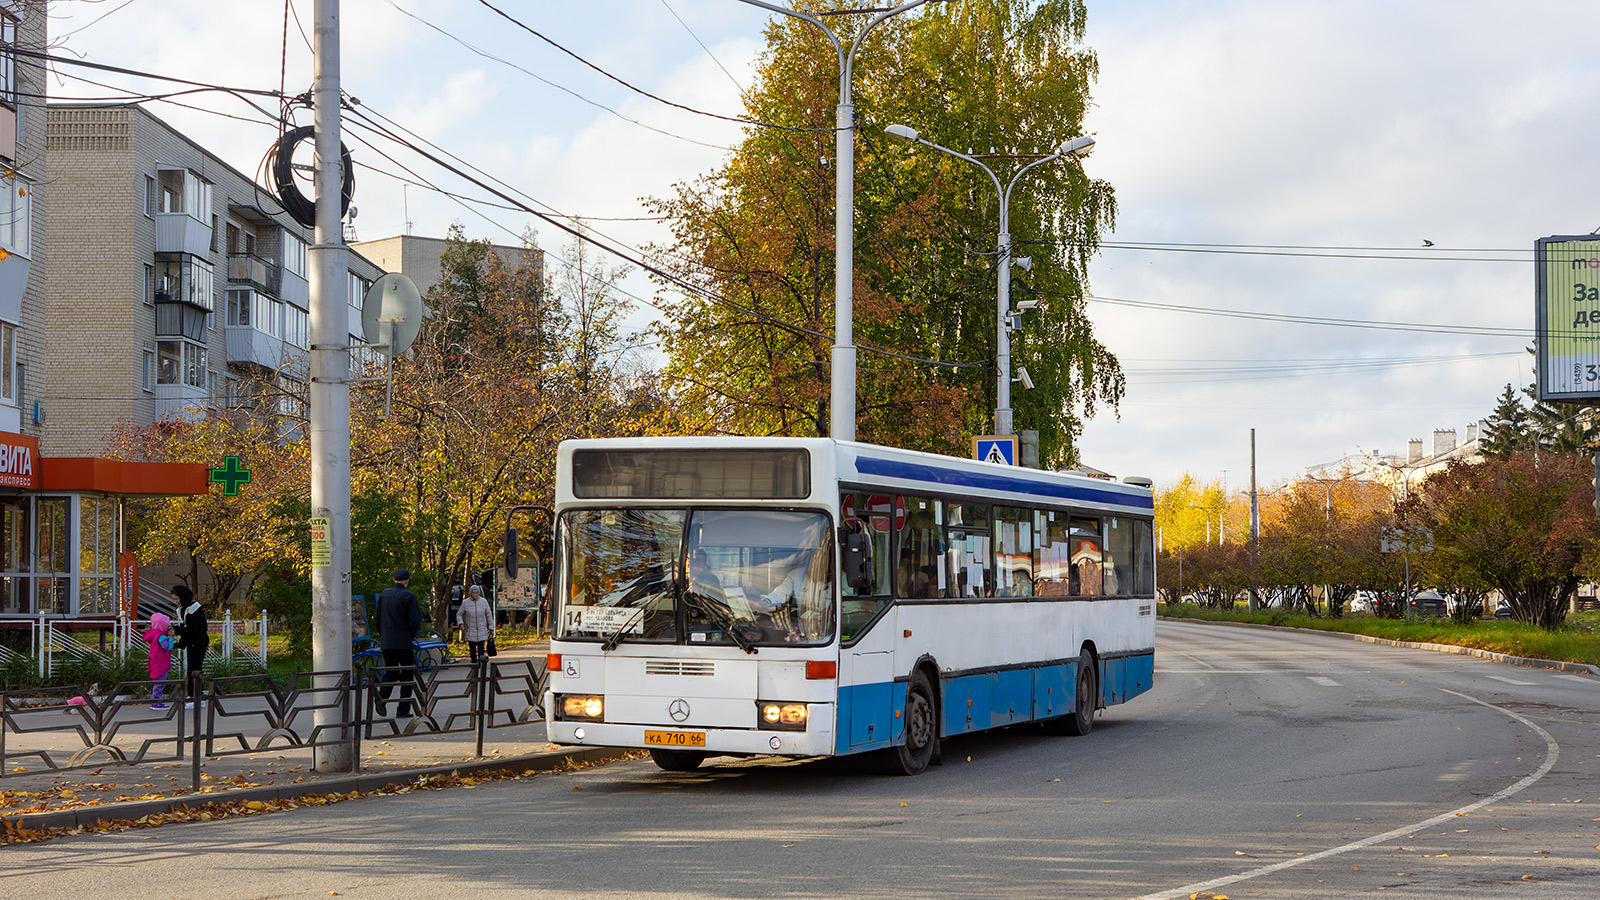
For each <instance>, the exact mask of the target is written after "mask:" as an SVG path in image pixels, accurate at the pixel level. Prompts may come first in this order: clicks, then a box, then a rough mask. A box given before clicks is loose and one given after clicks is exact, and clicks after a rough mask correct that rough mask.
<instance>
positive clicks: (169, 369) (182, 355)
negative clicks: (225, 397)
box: [156, 341, 208, 388]
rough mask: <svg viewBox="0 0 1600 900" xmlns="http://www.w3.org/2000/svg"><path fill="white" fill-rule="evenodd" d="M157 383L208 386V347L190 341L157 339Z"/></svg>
mask: <svg viewBox="0 0 1600 900" xmlns="http://www.w3.org/2000/svg"><path fill="white" fill-rule="evenodd" d="M156 357H157V363H158V365H157V367H156V383H157V384H184V385H188V386H189V387H197V388H204V387H206V373H207V369H208V367H207V365H206V348H205V347H202V346H201V345H199V344H196V343H193V342H190V341H156Z"/></svg>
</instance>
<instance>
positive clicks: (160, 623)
mask: <svg viewBox="0 0 1600 900" xmlns="http://www.w3.org/2000/svg"><path fill="white" fill-rule="evenodd" d="M143 637H144V642H145V644H146V645H147V646H149V648H150V680H151V681H161V680H162V679H164V678H166V677H167V670H168V669H170V668H172V619H171V618H170V617H169V616H167V615H166V614H165V613H151V614H150V630H149V631H146V632H145V633H144V635H143ZM164 688H166V685H164V684H158V685H156V686H155V690H154V691H152V692H151V693H152V696H151V699H152V700H153V701H154V702H152V703H151V704H150V708H151V709H166V708H167V705H166V704H165V703H162V702H161V694H162V691H163V689H164Z"/></svg>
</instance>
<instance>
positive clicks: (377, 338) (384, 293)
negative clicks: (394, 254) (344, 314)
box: [361, 272, 422, 357]
mask: <svg viewBox="0 0 1600 900" xmlns="http://www.w3.org/2000/svg"><path fill="white" fill-rule="evenodd" d="M421 331H422V294H421V292H419V291H418V290H417V284H416V282H414V281H412V280H411V279H410V278H408V277H406V276H405V275H401V274H399V273H397V272H391V273H390V274H388V275H385V276H383V277H381V278H379V279H378V280H377V281H374V282H373V283H372V287H371V288H370V289H368V291H367V296H366V299H365V300H363V301H361V333H362V334H363V335H365V336H366V338H367V343H369V344H383V345H386V346H387V347H388V349H387V350H386V351H385V352H386V353H388V354H389V356H390V357H394V356H398V355H400V354H401V353H404V352H405V350H406V348H407V347H410V346H411V342H412V341H415V340H416V339H417V335H418V334H419V333H421ZM391 334H392V335H393V340H392V341H391V340H390V335H391Z"/></svg>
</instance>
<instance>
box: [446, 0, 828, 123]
mask: <svg viewBox="0 0 1600 900" xmlns="http://www.w3.org/2000/svg"><path fill="white" fill-rule="evenodd" d="M478 3H479V4H480V5H482V6H484V7H485V8H487V9H489V10H491V11H493V12H494V14H495V15H497V16H499V17H500V18H502V19H505V20H506V21H507V22H510V23H511V24H513V25H515V26H517V27H518V28H520V29H522V30H523V31H526V32H527V33H529V34H531V35H533V36H534V37H536V38H538V39H539V40H541V41H544V42H545V43H546V44H549V45H550V46H552V47H554V48H555V49H557V50H559V51H561V52H562V53H565V54H566V55H568V56H570V57H572V58H573V59H575V60H577V61H578V62H580V63H583V64H584V65H585V66H588V67H589V68H591V69H593V70H594V71H596V72H598V73H600V74H601V75H604V76H605V77H606V78H609V79H611V80H612V81H615V82H616V83H617V84H620V85H622V86H623V87H625V88H627V89H628V90H630V91H633V92H634V93H636V94H638V95H640V96H641V97H648V98H650V99H651V100H654V101H656V102H657V103H660V104H663V105H665V106H670V107H672V108H674V109H681V110H683V111H684V112H689V113H694V114H695V115H697V116H705V117H707V118H710V119H719V120H721V121H723V122H735V123H738V124H740V125H755V126H757V127H760V128H774V129H778V130H780V131H810V132H819V131H825V132H832V131H837V130H838V126H837V125H833V126H828V127H826V128H808V127H805V126H801V125H778V124H776V123H773V122H762V121H760V120H758V119H747V118H744V117H743V116H725V115H722V114H721V113H714V112H707V111H706V110H703V109H695V108H694V107H692V106H685V105H684V104H682V103H674V102H673V101H671V100H668V99H666V98H665V97H659V96H657V95H655V94H652V93H650V92H649V91H647V90H645V89H644V88H641V87H639V86H637V85H634V84H631V83H629V82H627V81H624V80H623V79H621V78H618V77H617V76H615V75H613V74H611V73H610V72H607V71H606V70H605V69H602V68H600V67H599V66H597V65H595V64H594V63H592V62H590V61H588V60H587V59H584V58H583V57H581V56H579V55H578V54H576V53H574V52H572V51H571V50H569V49H567V48H566V47H563V46H562V45H560V44H558V43H556V42H555V41H553V40H551V39H550V38H548V37H546V36H544V35H543V34H540V33H539V32H537V31H535V30H534V29H533V28H532V27H531V26H529V25H528V24H527V23H526V22H523V21H522V20H521V19H518V18H517V17H515V16H513V15H511V14H510V13H508V12H506V11H505V10H503V9H501V8H500V7H498V6H495V5H494V4H493V3H490V2H489V0H478Z"/></svg>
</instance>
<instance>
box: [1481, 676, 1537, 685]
mask: <svg viewBox="0 0 1600 900" xmlns="http://www.w3.org/2000/svg"><path fill="white" fill-rule="evenodd" d="M1487 677H1489V678H1493V679H1494V680H1495V681H1504V682H1505V683H1506V684H1520V685H1522V686H1523V687H1528V686H1530V685H1535V684H1538V682H1537V681H1518V680H1516V679H1515V678H1507V677H1505V676H1504V675H1489V676H1487Z"/></svg>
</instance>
